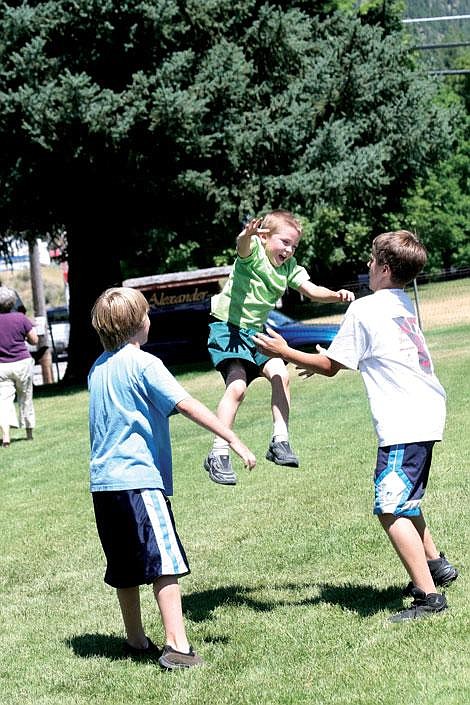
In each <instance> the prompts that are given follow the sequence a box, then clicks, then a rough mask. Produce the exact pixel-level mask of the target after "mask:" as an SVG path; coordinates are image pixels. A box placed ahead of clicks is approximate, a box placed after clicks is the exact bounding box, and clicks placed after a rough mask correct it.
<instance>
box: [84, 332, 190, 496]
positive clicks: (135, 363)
mask: <svg viewBox="0 0 470 705" xmlns="http://www.w3.org/2000/svg"><path fill="white" fill-rule="evenodd" d="M88 389H89V391H90V442H91V463H90V489H91V491H92V492H106V491H110V490H130V489H140V488H148V489H162V490H163V491H164V492H165V494H166V495H168V496H169V495H172V494H173V476H172V464H171V442H170V428H169V423H168V416H169V415H170V414H171V413H173V412H174V410H175V406H176V404H178V403H179V402H180V401H182V400H183V399H186V398H188V397H189V396H190V395H189V394H188V392H187V391H186V390H185V389H184V388H183V387H182V386H181V385H180V384H179V383H178V382H177V381H176V379H175V378H174V377H173V375H172V374H171V373H170V372H169V371H168V370H167V368H166V367H165V365H164V364H163V363H162V361H161V360H159V359H158V358H157V357H154V356H153V355H150V354H149V353H147V352H144V351H143V350H140V349H139V348H137V347H136V346H135V345H130V344H128V345H125V346H124V347H122V348H120V349H119V350H113V351H112V352H104V353H103V354H102V355H100V357H99V358H98V359H97V360H96V362H95V364H94V365H93V367H92V368H91V370H90V374H89V375H88Z"/></svg>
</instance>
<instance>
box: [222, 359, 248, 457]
mask: <svg viewBox="0 0 470 705" xmlns="http://www.w3.org/2000/svg"><path fill="white" fill-rule="evenodd" d="M225 384H226V388H225V392H224V395H223V397H222V399H221V400H220V402H219V405H218V407H217V417H218V418H219V419H220V421H222V423H224V424H225V425H226V426H228V427H229V428H232V426H233V424H234V421H235V417H236V415H237V412H238V409H239V408H240V404H241V403H242V401H243V400H244V398H245V393H246V386H247V379H246V371H245V368H244V367H243V365H242V363H241V362H240V361H239V360H234V361H233V362H232V363H230V367H229V369H228V374H227V378H226V382H225ZM215 448H219V449H220V448H225V449H227V451H226V452H227V453H228V443H227V442H226V441H225V440H224V439H223V438H220V437H219V436H215V442H214V449H215Z"/></svg>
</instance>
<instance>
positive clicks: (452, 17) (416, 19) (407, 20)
mask: <svg viewBox="0 0 470 705" xmlns="http://www.w3.org/2000/svg"><path fill="white" fill-rule="evenodd" d="M448 20H470V15H444V16H442V17H406V18H405V19H404V20H402V22H403V24H412V23H415V22H446V21H448Z"/></svg>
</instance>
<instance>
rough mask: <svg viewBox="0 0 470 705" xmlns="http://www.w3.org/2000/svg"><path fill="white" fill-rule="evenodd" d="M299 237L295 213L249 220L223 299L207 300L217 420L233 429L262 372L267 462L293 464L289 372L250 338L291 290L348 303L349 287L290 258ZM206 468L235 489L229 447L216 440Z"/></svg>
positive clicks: (281, 212) (219, 296)
mask: <svg viewBox="0 0 470 705" xmlns="http://www.w3.org/2000/svg"><path fill="white" fill-rule="evenodd" d="M301 235H302V228H301V225H300V223H299V221H298V220H297V219H296V218H294V216H293V215H292V213H289V212H288V211H284V210H277V211H272V212H271V213H268V214H267V215H266V216H265V217H264V218H262V219H261V218H257V219H254V220H251V221H250V222H249V223H248V225H247V226H246V227H245V228H244V230H242V232H241V233H240V235H239V236H238V238H237V259H236V260H235V264H234V266H233V269H232V272H231V274H230V278H229V279H228V281H227V283H226V284H225V286H224V288H223V290H222V291H221V293H220V294H217V295H216V296H214V297H213V298H212V306H211V313H212V317H213V318H212V323H211V324H210V326H209V329H210V332H209V341H208V347H209V354H210V356H211V359H212V362H213V364H214V367H215V368H216V369H218V370H219V371H220V373H221V374H222V376H223V378H224V381H225V393H224V395H223V397H222V399H221V401H220V403H219V406H218V408H217V416H218V418H219V419H220V420H221V421H222V422H223V423H224V424H225V425H226V426H228V427H229V428H232V426H233V423H234V421H235V417H236V415H237V411H238V408H239V406H240V404H241V402H242V401H243V399H244V397H245V393H246V388H247V386H248V385H249V384H250V382H252V381H253V380H254V379H255V378H256V377H258V376H260V375H263V376H264V377H266V379H268V380H269V382H270V383H271V408H272V416H273V425H274V429H273V436H272V440H271V443H270V445H269V448H268V451H267V453H266V458H267V459H268V460H271V461H272V462H274V463H276V464H277V465H286V466H290V467H298V465H299V460H298V458H297V456H296V455H295V453H294V452H293V451H292V449H291V447H290V444H289V431H288V423H289V410H290V392H289V374H288V372H287V370H286V367H285V365H284V363H283V362H282V360H280V359H278V358H272V359H269V358H268V357H266V356H265V355H262V354H261V353H260V352H258V350H257V349H256V346H255V344H254V343H253V340H252V336H253V335H254V334H255V333H256V332H259V331H262V330H263V328H264V325H265V323H266V320H267V318H268V315H269V313H270V312H271V311H272V310H273V308H274V307H275V305H276V302H277V301H278V300H279V299H280V298H281V297H282V295H283V294H284V292H285V290H286V288H287V287H288V286H290V287H292V288H293V289H297V291H299V292H300V293H301V294H303V295H304V296H308V298H310V299H312V300H313V301H322V302H324V303H330V302H338V301H343V302H349V301H353V300H354V294H353V293H352V292H350V291H347V290H346V289H341V290H340V291H331V290H330V289H327V288H325V287H323V286H317V285H316V284H313V283H312V282H311V281H310V277H309V275H308V273H307V271H306V270H305V269H304V267H301V266H300V265H298V264H297V262H296V260H295V257H294V254H295V250H296V248H297V245H298V242H299V240H300V237H301ZM204 467H205V469H206V470H207V471H208V473H209V477H210V478H211V480H213V481H214V482H218V483H219V484H222V485H235V484H236V482H237V478H236V475H235V473H234V471H233V468H232V464H231V462H230V456H229V447H228V444H227V442H226V441H225V440H224V439H223V438H220V437H219V436H215V439H214V443H213V447H212V450H211V451H210V453H209V455H208V456H207V457H206V459H205V460H204Z"/></svg>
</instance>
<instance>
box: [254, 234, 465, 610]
mask: <svg viewBox="0 0 470 705" xmlns="http://www.w3.org/2000/svg"><path fill="white" fill-rule="evenodd" d="M426 258H427V255H426V250H425V248H424V246H423V245H422V244H421V242H420V241H419V240H418V238H417V237H416V236H415V235H414V234H412V233H410V232H408V231H406V230H399V231H396V232H389V233H382V234H381V235H379V236H377V237H376V238H375V239H374V241H373V244H372V254H371V257H370V260H369V263H368V264H369V287H370V289H371V290H372V291H373V292H374V293H373V294H372V295H371V296H366V297H364V298H362V299H359V300H357V301H355V302H354V303H352V304H351V305H350V307H349V308H348V311H347V313H346V316H345V318H344V321H343V323H342V325H341V327H340V330H339V332H338V334H337V336H336V337H335V339H334V340H333V342H332V344H331V345H330V347H329V348H328V350H323V349H320V353H321V354H319V355H317V354H309V353H304V352H300V351H299V350H293V349H292V348H289V347H288V346H287V344H286V342H285V341H284V340H283V338H281V337H280V336H278V335H277V334H275V333H274V332H273V331H269V333H270V335H271V336H272V337H269V336H268V335H264V334H257V335H256V336H255V337H254V340H255V342H256V344H257V345H258V347H259V348H260V350H261V351H262V352H263V353H265V354H267V355H272V356H278V357H282V358H283V359H284V360H287V361H289V362H293V363H295V364H296V365H297V366H298V367H299V368H300V369H301V374H302V375H304V376H310V375H311V374H315V373H317V374H322V375H326V376H327V377H333V376H334V375H335V374H336V373H337V372H338V371H339V370H341V369H345V368H346V369H353V370H355V369H359V371H360V372H361V375H362V378H363V380H364V384H365V387H366V391H367V396H368V398H369V403H370V409H371V413H372V418H373V422H374V426H375V430H376V433H377V436H378V441H379V449H378V454H377V465H376V470H375V478H374V480H375V505H374V514H377V515H378V518H379V521H380V523H381V524H382V526H383V528H384V529H385V531H386V533H387V535H388V537H389V539H390V541H391V543H392V545H393V547H394V548H395V550H396V552H397V553H398V556H399V557H400V559H401V561H402V563H403V565H404V566H405V568H406V570H407V572H408V574H409V576H410V579H411V582H410V584H409V585H408V586H407V588H406V590H405V595H407V594H409V595H411V596H412V597H413V598H414V601H413V603H412V605H411V607H410V608H409V609H405V610H402V611H400V612H398V613H397V614H396V615H393V616H392V617H391V618H390V619H391V621H402V620H407V619H418V618H420V617H425V616H428V615H430V614H434V613H436V612H441V611H442V610H444V609H445V608H446V607H447V602H446V597H445V595H443V594H437V593H436V585H440V586H446V585H448V584H449V583H450V582H452V581H453V580H455V579H456V578H457V575H458V571H457V570H456V569H455V568H454V567H453V566H452V565H451V564H450V563H449V562H448V561H447V559H446V558H445V556H444V554H442V553H441V554H439V553H438V551H437V549H436V546H435V544H434V542H433V540H432V537H431V534H430V532H429V530H428V528H427V526H426V523H425V521H424V517H423V514H422V512H421V508H420V505H421V500H422V498H423V495H424V491H425V488H426V485H427V481H428V475H429V469H430V465H431V457H432V449H433V446H434V443H435V442H436V441H440V440H441V439H442V434H443V430H444V423H445V415H446V408H445V392H444V389H443V388H442V386H441V384H440V382H439V380H438V379H437V377H436V375H435V373H434V369H433V365H432V361H431V357H430V355H429V351H428V348H427V346H426V342H425V340H424V337H423V334H422V332H421V330H420V328H419V326H418V324H417V321H416V316H415V311H414V308H413V304H412V302H411V300H410V298H409V297H408V296H407V294H405V292H404V290H403V289H404V287H405V285H406V284H408V283H409V282H410V281H412V280H413V279H414V278H415V277H416V275H417V274H418V273H419V272H420V271H421V269H422V268H423V266H424V264H425V262H426Z"/></svg>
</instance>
